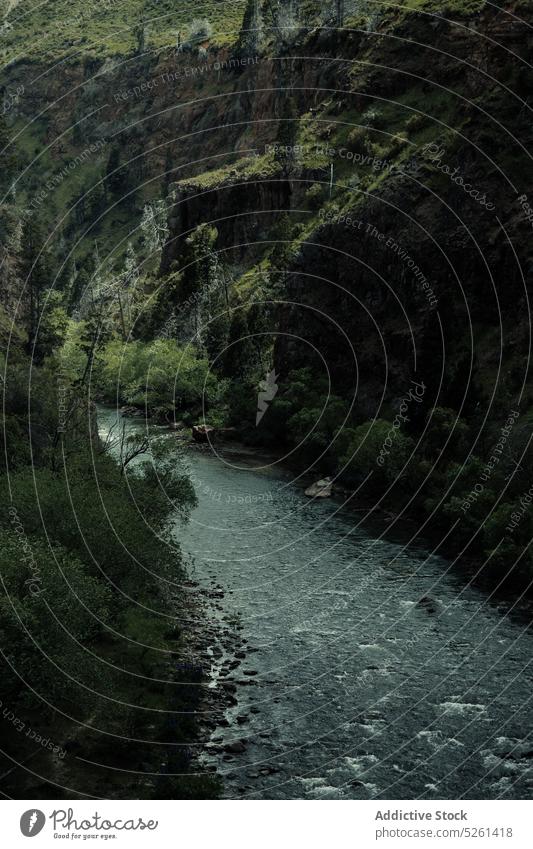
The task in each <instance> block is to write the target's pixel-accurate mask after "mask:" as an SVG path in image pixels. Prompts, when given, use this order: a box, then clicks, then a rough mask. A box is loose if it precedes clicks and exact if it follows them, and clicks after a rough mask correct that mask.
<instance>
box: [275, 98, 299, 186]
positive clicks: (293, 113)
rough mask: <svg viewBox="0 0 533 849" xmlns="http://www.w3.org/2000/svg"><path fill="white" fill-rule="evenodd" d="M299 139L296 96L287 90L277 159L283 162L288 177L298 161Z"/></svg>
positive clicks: (277, 143)
mask: <svg viewBox="0 0 533 849" xmlns="http://www.w3.org/2000/svg"><path fill="white" fill-rule="evenodd" d="M297 139H298V112H297V110H296V103H295V101H294V98H293V97H292V95H291V94H289V93H288V92H285V94H284V96H283V100H282V104H281V115H280V121H279V125H278V137H277V140H276V146H277V149H276V154H275V158H276V161H277V162H279V163H280V164H281V167H282V170H283V173H284V175H285V177H288V176H289V174H290V173H291V172H292V170H293V168H294V164H295V162H296V151H295V147H296V142H297Z"/></svg>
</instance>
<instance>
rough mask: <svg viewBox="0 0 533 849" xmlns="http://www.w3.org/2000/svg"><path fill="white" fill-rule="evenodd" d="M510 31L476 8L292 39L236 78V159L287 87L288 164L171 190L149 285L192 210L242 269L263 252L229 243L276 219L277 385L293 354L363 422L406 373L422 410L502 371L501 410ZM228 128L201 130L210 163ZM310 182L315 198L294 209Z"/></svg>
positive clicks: (512, 351) (518, 138)
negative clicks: (356, 391)
mask: <svg viewBox="0 0 533 849" xmlns="http://www.w3.org/2000/svg"><path fill="white" fill-rule="evenodd" d="M521 14H522V16H523V15H524V10H523V9H522V10H521ZM527 23H528V22H527V20H525V21H520V20H519V19H518V18H517V17H513V16H512V15H510V14H507V13H504V12H498V11H495V10H493V9H492V8H490V7H489V8H488V9H486V10H484V11H480V12H476V13H474V14H472V15H470V16H468V15H466V16H464V17H463V18H461V19H460V20H458V21H456V22H452V21H449V20H445V19H444V17H443V16H439V15H428V14H421V15H409V16H407V17H403V18H402V17H401V16H399V15H398V19H397V20H396V21H395V20H391V21H390V22H389V24H388V25H387V26H386V27H383V29H382V31H378V32H375V33H362V32H360V31H354V32H345V33H340V34H332V33H327V32H324V31H317V32H315V33H311V34H308V35H307V36H306V37H305V40H304V42H303V43H302V44H298V45H296V46H294V47H293V50H292V51H291V52H292V58H290V59H287V58H285V59H283V58H281V59H280V60H279V61H277V62H274V61H272V62H269V63H268V62H266V61H263V62H261V63H260V65H258V66H257V67H254V68H253V69H247V70H246V71H245V72H244V73H243V74H242V76H241V77H240V79H239V86H240V88H241V89H242V90H243V92H244V90H245V89H246V88H255V91H253V92H250V93H243V94H241V95H239V96H235V95H234V96H233V98H232V102H234V104H237V105H236V106H235V108H236V109H237V110H238V111H239V112H244V113H245V114H246V116H247V121H248V122H249V123H248V125H247V129H246V134H245V137H246V140H247V141H248V142H249V143H250V146H253V148H254V149H255V151H256V152H260V153H263V152H264V145H265V143H268V141H267V140H266V138H265V134H266V131H265V125H267V126H269V127H270V140H269V141H270V143H271V142H272V141H273V140H274V139H275V138H276V135H275V122H274V127H273V122H272V118H273V116H278V118H279V116H280V115H282V114H283V101H284V98H285V97H286V93H285V91H284V89H285V88H286V87H287V86H290V89H291V95H292V97H293V99H294V102H295V104H296V110H297V115H298V116H300V119H301V123H300V135H299V139H298V142H297V143H298V144H299V145H301V147H302V151H301V153H299V154H298V156H297V157H296V161H295V162H293V163H292V164H291V168H290V173H288V174H287V173H285V174H282V173H281V172H280V171H279V170H278V171H277V172H276V171H274V172H272V171H271V172H270V173H268V168H267V167H266V166H265V163H264V161H263V160H262V159H261V158H260V157H258V164H257V167H256V169H255V170H254V167H253V165H252V166H250V167H249V168H248V172H247V174H246V175H245V176H244V177H243V176H242V174H241V173H240V172H239V171H237V170H234V171H233V172H228V171H227V170H226V171H223V172H222V173H220V174H219V175H217V174H211V175H208V176H206V175H204V176H203V177H202V178H198V179H197V180H196V181H195V180H192V181H191V182H190V183H187V182H186V181H183V183H181V184H178V185H177V186H176V187H175V192H176V194H175V199H176V206H175V207H174V211H173V212H172V213H171V218H170V226H171V236H170V240H169V243H168V245H167V249H166V251H165V258H164V261H163V265H162V271H163V272H166V271H167V270H168V268H169V266H170V264H171V262H172V261H173V260H174V259H176V257H177V256H178V254H179V251H178V249H177V248H176V245H177V244H178V243H179V239H180V235H181V234H183V233H184V232H186V231H188V230H189V229H190V228H191V227H193V226H195V225H196V224H198V223H200V221H203V220H205V219H206V210H208V217H209V219H210V220H212V221H216V222H217V227H218V228H219V232H220V241H219V247H220V249H221V250H224V251H225V250H226V249H227V248H228V247H234V246H236V245H238V246H239V247H238V248H237V249H236V251H234V254H235V255H234V257H233V261H234V262H242V261H243V260H244V262H245V263H246V262H248V264H249V265H252V264H253V262H254V261H255V260H256V259H257V255H258V252H259V253H260V252H261V251H263V252H264V250H265V248H264V246H259V247H256V249H255V252H254V250H253V249H251V248H250V247H248V248H247V249H244V248H243V247H242V245H243V243H246V244H248V243H249V242H250V241H253V240H254V239H257V240H261V241H262V240H263V239H265V237H266V238H267V239H268V229H269V227H270V226H271V225H273V224H274V223H275V222H276V221H277V220H278V219H279V214H280V210H287V209H289V215H288V216H287V238H288V239H289V240H291V242H292V252H291V257H290V259H289V263H288V267H287V274H286V276H285V280H284V291H283V298H284V300H286V301H287V302H288V303H287V304H286V305H284V306H282V307H279V308H278V309H277V312H276V320H275V326H273V327H271V329H272V331H273V332H274V331H275V332H276V333H277V342H276V346H275V362H276V370H277V371H279V372H280V373H281V374H286V373H287V372H288V371H290V370H291V369H294V368H296V367H298V366H301V365H305V364H306V363H309V362H311V361H313V357H314V355H311V354H310V353H309V350H310V348H309V345H302V344H301V343H300V342H299V341H298V339H300V340H301V339H305V340H306V342H307V343H310V344H311V345H314V346H315V347H316V348H318V350H320V352H321V353H322V355H323V357H324V359H325V360H326V361H327V363H328V367H329V368H330V371H331V375H332V379H333V383H334V388H335V389H336V390H337V391H339V392H340V393H341V394H343V393H344V394H345V393H346V392H347V391H351V389H350V390H349V387H352V386H353V382H354V375H355V374H356V373H357V378H358V380H359V382H360V385H361V383H363V384H364V388H365V392H364V398H362V397H361V398H360V399H358V404H359V412H360V415H361V416H362V417H363V418H368V417H370V416H373V415H375V414H376V413H378V412H379V409H380V404H381V403H382V401H383V399H384V398H385V399H386V400H389V401H392V402H394V399H395V398H397V397H399V396H401V394H402V391H403V389H404V388H405V386H406V385H408V383H409V380H410V379H412V378H413V377H414V376H418V378H419V379H422V380H424V382H425V385H426V386H427V389H428V391H427V393H426V397H425V401H424V404H425V406H429V405H430V404H431V402H432V400H434V399H435V398H436V397H437V396H438V397H439V403H440V404H449V405H450V406H454V407H455V406H457V405H459V406H460V405H461V404H462V403H464V404H466V406H467V407H468V406H469V405H471V406H475V404H476V403H477V398H478V394H479V391H481V390H482V389H483V387H484V386H485V388H486V387H487V386H489V385H490V383H491V381H492V380H493V379H494V378H495V377H496V375H497V374H500V376H501V375H502V374H503V375H504V376H505V380H504V386H505V390H504V389H500V390H499V392H500V398H499V399H498V400H497V403H500V404H501V405H502V407H504V406H505V404H506V403H507V401H508V399H506V398H505V397H504V395H505V392H506V391H508V392H509V393H511V392H513V391H517V392H518V391H520V385H519V384H520V379H521V378H520V379H519V378H518V373H519V371H520V369H519V367H518V362H517V356H518V358H520V356H521V354H519V353H518V352H519V351H520V350H522V348H521V346H522V345H523V344H525V343H526V341H527V333H528V330H527V302H528V289H527V283H526V276H527V272H528V269H530V266H531V258H532V256H531V247H530V244H531V240H530V238H528V237H529V236H530V226H531V225H530V223H529V222H528V221H527V220H526V218H525V215H524V213H523V209H522V207H521V202H520V200H519V198H520V196H521V195H522V194H523V193H526V194H527V193H528V192H531V189H532V188H533V179H532V171H531V163H530V159H529V156H528V154H527V153H526V147H527V144H528V142H529V143H530V142H531V130H530V125H529V124H528V119H527V118H526V115H527V113H528V108H527V106H526V105H525V101H526V100H527V92H528V90H529V87H530V83H531V72H530V71H529V69H528V68H527V65H526V64H525V62H524V61H521V60H525V57H526V52H527V49H528V47H527V46H528V44H530V41H531V36H530V35H529V34H528V30H527ZM299 57H306V58H299ZM309 57H310V58H309ZM302 116H303V117H302ZM206 120H207V119H206ZM273 129H274V132H273ZM228 130H229V128H226V127H223V128H221V129H220V130H217V133H218V145H219V149H220V150H223V149H224V150H225V149H226V145H227V144H228V143H229V140H228V141H226V135H225V134H226V133H227V132H228ZM232 132H233V130H232ZM206 135H207V134H206ZM302 139H303V141H302ZM203 143H204V137H199V138H198V141H197V142H196V144H197V145H198V146H199V147H195V152H196V151H198V150H202V152H203V148H202V147H201V146H202V145H203ZM241 145H242V147H244V142H243V136H241ZM317 156H318V157H319V159H321V161H320V162H317V161H316V157H317ZM313 157H314V159H315V161H313ZM191 158H194V159H197V158H199V157H197V156H195V157H191ZM206 170H207V169H206ZM331 178H332V185H330V180H331ZM316 183H319V184H320V185H321V186H322V194H321V195H319V201H318V204H317V203H313V204H310V203H308V202H307V199H306V198H307V195H306V193H307V192H308V190H309V188H310V187H311V186H313V185H314V184H316ZM302 231H303V232H302ZM277 238H280V235H279V233H277ZM230 261H231V259H230ZM278 294H279V293H278ZM522 377H523V375H522Z"/></svg>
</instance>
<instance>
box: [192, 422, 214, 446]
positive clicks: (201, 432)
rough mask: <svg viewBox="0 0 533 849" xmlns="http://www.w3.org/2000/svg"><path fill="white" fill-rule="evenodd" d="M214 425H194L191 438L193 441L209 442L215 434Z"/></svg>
mask: <svg viewBox="0 0 533 849" xmlns="http://www.w3.org/2000/svg"><path fill="white" fill-rule="evenodd" d="M214 430H215V428H214V427H211V426H210V425H194V426H193V429H192V438H193V439H194V441H195V442H209V440H210V439H211V438H212V437H213V436H214V435H215V434H214Z"/></svg>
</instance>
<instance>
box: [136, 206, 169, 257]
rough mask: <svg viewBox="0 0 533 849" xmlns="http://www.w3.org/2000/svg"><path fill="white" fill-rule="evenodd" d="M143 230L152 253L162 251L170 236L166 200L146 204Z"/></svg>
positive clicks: (142, 220) (147, 245)
mask: <svg viewBox="0 0 533 849" xmlns="http://www.w3.org/2000/svg"><path fill="white" fill-rule="evenodd" d="M141 231H142V233H143V235H144V238H145V240H146V247H147V248H148V251H149V253H150V254H154V253H156V252H157V251H160V250H161V248H162V247H163V245H164V244H165V242H166V240H167V238H168V225H167V207H166V203H165V201H164V200H156V201H154V202H152V203H147V204H145V207H144V209H143V214H142V218H141Z"/></svg>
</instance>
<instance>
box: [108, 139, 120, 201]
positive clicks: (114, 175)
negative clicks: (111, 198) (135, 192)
mask: <svg viewBox="0 0 533 849" xmlns="http://www.w3.org/2000/svg"><path fill="white" fill-rule="evenodd" d="M123 184H124V173H123V171H122V170H121V168H120V148H119V147H112V148H111V152H110V154H109V159H108V160H107V168H106V185H107V188H108V190H109V192H110V193H111V194H112V195H117V194H118V193H119V192H120V191H121V190H122V188H123Z"/></svg>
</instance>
